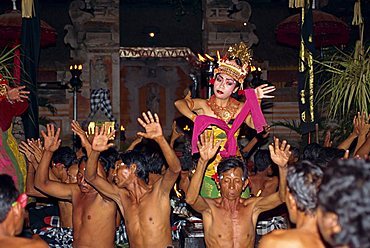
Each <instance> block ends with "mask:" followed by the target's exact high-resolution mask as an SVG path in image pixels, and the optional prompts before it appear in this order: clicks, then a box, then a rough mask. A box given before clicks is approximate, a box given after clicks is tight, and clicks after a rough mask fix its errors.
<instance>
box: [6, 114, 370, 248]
mask: <svg viewBox="0 0 370 248" xmlns="http://www.w3.org/2000/svg"><path fill="white" fill-rule="evenodd" d="M358 118H359V119H362V120H363V123H362V124H361V125H360V124H356V125H357V126H355V127H354V131H353V133H352V134H351V135H356V134H357V136H359V135H365V136H364V137H365V138H364V139H362V140H363V142H362V144H357V146H356V148H355V150H354V153H353V156H352V158H348V156H349V152H346V150H348V149H349V147H350V145H351V143H352V141H353V140H354V139H353V138H352V136H350V137H348V139H347V140H345V141H343V143H342V144H340V145H339V148H333V147H328V146H325V147H324V146H321V145H319V144H310V145H308V146H306V147H305V148H304V149H302V150H303V151H302V152H301V155H300V154H299V152H298V149H297V148H294V147H291V145H290V144H289V143H288V142H287V141H286V140H279V139H278V138H276V137H274V138H273V139H272V143H271V144H270V145H269V146H268V150H258V151H257V153H256V154H255V155H254V167H253V169H250V168H247V161H245V160H244V159H243V157H239V156H232V157H228V158H225V159H223V160H222V161H221V162H220V163H219V164H218V166H217V178H215V181H216V184H217V186H218V188H219V191H220V195H221V197H219V198H206V197H203V196H201V195H200V194H199V191H200V188H201V185H202V180H203V176H204V172H205V169H206V167H207V165H208V164H209V163H210V161H212V159H213V158H214V156H215V154H216V153H217V152H218V151H219V146H220V142H215V140H214V133H213V132H211V131H208V130H206V131H205V132H204V133H203V134H202V135H201V136H200V139H199V141H198V150H199V158H198V159H197V162H196V166H195V168H194V170H193V168H192V166H190V167H189V166H188V165H186V166H185V164H186V161H185V160H186V159H185V160H184V159H181V158H179V157H178V154H176V152H175V150H174V148H173V146H174V142H173V139H172V140H171V142H168V141H167V140H166V138H165V136H164V134H163V130H162V127H161V124H160V120H159V117H158V115H157V114H152V113H151V112H147V113H143V114H142V116H141V117H140V118H138V122H139V123H140V125H141V126H142V127H143V132H139V133H138V139H137V140H135V142H134V143H133V144H132V145H131V146H130V147H129V148H128V149H127V150H126V151H124V152H122V151H117V150H116V149H115V148H114V147H113V143H112V142H111V140H112V137H113V136H114V132H111V130H109V129H108V128H106V127H105V126H102V127H100V128H98V127H96V128H95V132H94V134H93V135H90V137H88V136H87V135H86V133H85V131H84V130H82V128H81V127H80V126H79V124H78V123H77V122H75V121H73V122H72V125H71V126H72V130H73V131H74V132H75V133H76V134H77V135H78V136H79V138H80V140H81V144H82V145H81V149H80V150H79V151H77V152H76V153H75V152H73V151H72V150H71V149H70V148H67V147H63V146H61V139H60V128H56V127H55V126H54V125H47V130H46V131H45V132H44V131H42V141H41V140H28V141H27V142H22V143H21V144H19V148H20V151H22V152H23V153H24V154H25V156H26V158H27V161H28V171H27V188H26V193H20V192H18V190H17V189H16V186H15V185H14V182H13V180H12V179H11V177H9V176H8V175H5V174H3V175H0V247H48V246H50V247H72V246H73V247H115V246H116V243H117V236H119V234H117V232H118V233H119V230H121V231H122V228H124V230H125V232H124V233H125V234H126V233H127V237H125V239H127V241H128V243H129V246H130V247H158V248H162V247H173V246H174V245H175V244H174V243H173V240H172V236H171V230H172V229H171V212H172V210H171V204H170V195H171V191H172V190H173V187H174V185H175V184H176V183H177V184H178V185H179V187H180V188H181V189H182V191H183V192H186V202H187V203H188V204H189V205H190V206H191V208H192V209H193V210H194V211H196V212H198V213H199V214H200V215H201V217H202V221H203V228H204V240H205V244H206V246H207V247H212V248H213V247H261V248H266V247H318V248H319V247H361V248H363V247H370V236H369V235H368V233H369V231H370V225H369V223H370V162H369V161H368V160H367V155H368V154H369V150H370V133H369V126H370V125H369V124H368V120H367V118H365V117H364V114H359V116H358ZM174 135H175V136H176V137H177V138H178V137H181V134H179V131H178V130H177V129H176V125H174V128H173V136H174ZM144 140H145V142H144ZM359 140H360V139H359ZM138 147H140V149H139V148H138ZM190 159H191V157H190ZM272 167H276V168H277V169H278V173H277V174H274V173H273V172H272ZM180 175H181V176H180ZM246 188H249V189H250V192H251V194H250V197H249V198H241V194H242V192H243V191H244V190H245V189H246ZM27 196H32V197H36V198H37V199H46V200H45V201H46V203H44V204H43V207H40V206H39V205H41V204H39V203H38V205H37V206H33V207H32V208H31V207H28V206H26V205H27V203H29V205H35V203H30V201H28V200H27ZM48 199H54V200H55V199H56V200H57V203H58V206H59V213H56V214H49V216H54V215H57V216H59V219H58V222H60V223H58V225H53V221H54V219H53V218H50V219H48V218H45V217H39V218H37V215H36V219H37V220H35V212H37V210H38V209H43V210H45V209H46V207H45V206H49V205H48V204H47V200H48ZM38 202H41V201H39V200H38ZM284 203H285V204H286V208H287V212H285V211H284V210H282V211H281V210H278V211H276V209H279V206H280V205H281V204H284ZM271 211H272V212H271ZM265 213H271V214H270V215H271V216H272V217H271V216H270V217H269V216H268V215H264V214H265ZM277 220H280V221H282V222H283V223H281V225H280V226H279V225H277V226H278V227H277V228H271V229H272V230H273V229H278V230H273V231H272V230H267V231H266V230H264V228H263V225H266V223H267V225H266V226H267V227H271V225H272V226H273V224H271V223H272V222H274V221H277ZM40 222H43V223H41V224H40ZM45 222H48V224H49V226H48V227H45V226H43V225H42V224H45ZM38 224H39V226H38ZM261 226H262V228H261ZM29 229H30V230H31V232H30V233H27V232H26V230H29ZM267 229H268V228H267ZM261 230H262V231H261ZM271 231H272V232H271ZM256 237H257V238H256Z"/></svg>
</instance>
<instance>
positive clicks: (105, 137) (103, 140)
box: [91, 125, 115, 152]
mask: <svg viewBox="0 0 370 248" xmlns="http://www.w3.org/2000/svg"><path fill="white" fill-rule="evenodd" d="M114 133H115V131H114V130H113V131H112V132H110V133H109V128H107V127H106V126H105V125H103V126H102V127H101V128H100V131H99V127H97V126H95V132H94V138H93V140H92V144H91V148H92V149H93V150H94V151H97V152H102V151H105V150H108V149H109V148H110V147H112V146H113V145H114V144H113V143H108V141H109V139H111V138H112V137H113V136H114Z"/></svg>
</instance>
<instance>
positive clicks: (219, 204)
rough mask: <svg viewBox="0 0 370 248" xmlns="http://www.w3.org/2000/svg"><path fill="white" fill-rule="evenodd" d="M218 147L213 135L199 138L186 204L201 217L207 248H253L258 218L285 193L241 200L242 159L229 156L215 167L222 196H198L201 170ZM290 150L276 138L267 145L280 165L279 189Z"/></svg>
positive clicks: (244, 177)
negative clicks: (195, 167) (197, 159)
mask: <svg viewBox="0 0 370 248" xmlns="http://www.w3.org/2000/svg"><path fill="white" fill-rule="evenodd" d="M219 145H220V143H219V142H217V143H216V144H214V142H213V132H212V133H211V135H210V136H209V135H206V134H204V133H203V134H202V135H201V139H200V141H199V142H198V148H199V152H200V159H199V161H198V165H197V169H196V172H195V173H194V175H193V177H192V180H191V182H190V186H189V189H188V195H187V197H186V201H187V202H188V203H189V204H190V205H191V206H192V207H193V208H194V209H195V210H196V211H198V212H199V213H201V214H202V216H203V227H204V238H205V241H206V245H207V247H212V248H213V247H253V245H254V239H255V225H256V222H257V218H258V215H259V214H260V213H261V212H264V211H266V210H269V209H273V208H275V207H276V206H278V205H279V204H281V203H282V202H283V199H284V192H282V191H279V192H276V193H274V194H272V195H270V196H267V197H252V198H249V199H242V198H241V193H242V191H243V190H244V189H245V187H247V184H248V179H247V170H246V168H245V164H244V162H243V161H242V160H241V159H239V158H237V157H229V158H226V159H223V160H222V161H221V162H220V163H219V165H218V167H217V173H218V179H219V182H218V185H219V187H220V193H221V197H220V198H215V199H211V198H204V197H202V196H200V195H199V190H200V187H201V184H202V178H203V174H204V170H205V169H206V167H207V164H208V161H209V160H210V159H211V158H213V157H214V155H215V154H216V152H217V149H218V148H219ZM289 147H290V146H289V145H287V143H286V141H283V142H282V144H281V145H280V142H279V140H278V139H275V141H274V145H270V146H269V149H270V152H271V158H272V159H273V161H274V162H275V163H276V164H277V165H279V171H280V175H281V180H280V188H285V181H286V180H285V176H286V164H287V161H288V158H289V156H290V152H289Z"/></svg>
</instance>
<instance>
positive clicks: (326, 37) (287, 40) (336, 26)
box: [275, 10, 350, 48]
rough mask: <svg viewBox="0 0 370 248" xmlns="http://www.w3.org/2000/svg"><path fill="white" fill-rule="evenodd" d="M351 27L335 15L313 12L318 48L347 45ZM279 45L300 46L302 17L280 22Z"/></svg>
mask: <svg viewBox="0 0 370 248" xmlns="http://www.w3.org/2000/svg"><path fill="white" fill-rule="evenodd" d="M349 32H350V28H349V26H348V25H347V24H346V23H345V22H343V21H342V20H340V19H339V18H337V17H335V16H334V15H331V14H328V13H325V12H322V11H319V10H313V39H314V44H315V47H316V48H321V47H327V46H337V45H346V44H347V43H348V41H349ZM275 34H276V40H277V42H278V43H281V44H285V45H288V46H293V47H298V46H299V45H300V34H301V16H300V14H296V15H293V16H290V17H288V18H286V19H285V20H283V21H282V22H280V23H279V24H278V25H277V26H276V29H275Z"/></svg>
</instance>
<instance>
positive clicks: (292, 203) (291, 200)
mask: <svg viewBox="0 0 370 248" xmlns="http://www.w3.org/2000/svg"><path fill="white" fill-rule="evenodd" d="M285 194H286V196H287V198H288V199H287V200H288V201H289V206H290V208H291V209H292V210H293V211H297V203H296V202H295V199H294V197H293V196H292V194H291V193H289V192H286V193H285Z"/></svg>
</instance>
